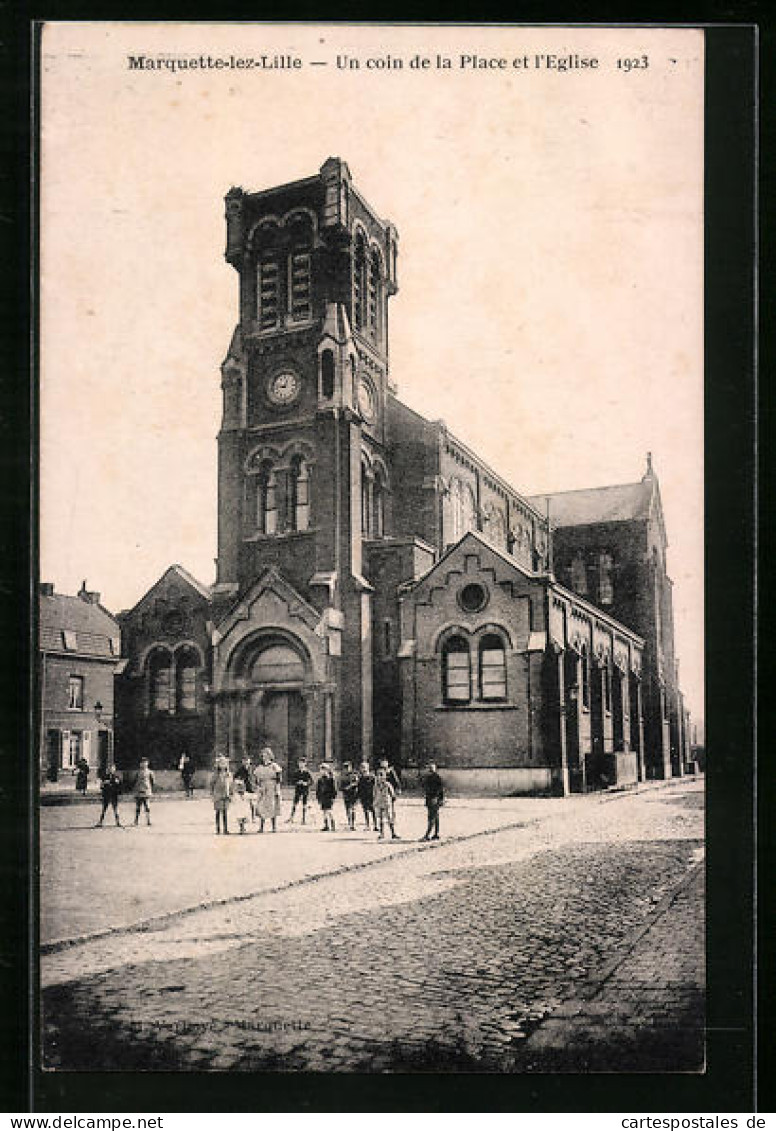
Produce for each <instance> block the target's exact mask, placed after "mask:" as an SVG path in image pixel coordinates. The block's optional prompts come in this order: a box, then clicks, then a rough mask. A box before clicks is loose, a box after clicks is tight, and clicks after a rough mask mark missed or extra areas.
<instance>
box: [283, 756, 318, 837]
mask: <svg viewBox="0 0 776 1131" xmlns="http://www.w3.org/2000/svg"><path fill="white" fill-rule="evenodd" d="M312 784H313V775H312V774H311V773H310V771H309V770H308V769H307V762H306V761H305V759H304V758H300V759H299V765H298V766H297V768H296V773H295V774H294V803H293V805H292V806H291V816H290V817H289V818H288V820H287V821H286V824H288V825H293V823H294V813H296V807H297V805H300V804H301V806H302V824H303V825H304V824H306V823H307V799H308V798H309V796H310V786H311V785H312Z"/></svg>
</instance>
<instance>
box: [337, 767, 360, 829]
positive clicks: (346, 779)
mask: <svg viewBox="0 0 776 1131" xmlns="http://www.w3.org/2000/svg"><path fill="white" fill-rule="evenodd" d="M340 788H341V790H342V800H343V801H344V802H345V816H346V818H347V822H348V829H349V830H350V831H351V832H355V831H356V802H357V801H358V774H357V772H356V771H355V770H354V769H353V766H352V764H351V763H350V762H345V763H343V766H342V780H341V781H340Z"/></svg>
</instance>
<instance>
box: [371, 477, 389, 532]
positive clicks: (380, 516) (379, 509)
mask: <svg viewBox="0 0 776 1131" xmlns="http://www.w3.org/2000/svg"><path fill="white" fill-rule="evenodd" d="M387 489H388V484H387V482H386V475H385V471H384V469H383V468H382V467H381V466H380V465H379V464H378V466H377V468H376V470H375V479H374V485H373V488H372V495H373V498H372V514H373V516H374V523H373V527H372V537H373V538H384V537H385V495H386V492H387Z"/></svg>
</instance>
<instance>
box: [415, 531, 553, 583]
mask: <svg viewBox="0 0 776 1131" xmlns="http://www.w3.org/2000/svg"><path fill="white" fill-rule="evenodd" d="M467 541H471V542H475V543H477V544H478V545H480V546H483V547H485V548H486V549H487V550H489V551H490V553H492V554H494V555H495V557H497V558H500V559H501V561H502V562H504V563H505V564H506V565H508V566H510V567H511V568H512V569H513V570H514V571H515V572H516V573H519V574H520V575H521V576H522V577H528V578H534V579H538V578H546V577H548V576H549V574H547V573H532V572H531V570H530V569H526V567H525V566H524V565H521V563H520V562H519V561H518V560H517V558H514V557H512V555H511V554H509V553H507V551H506V550H502V549H501V548H500V547H499V546H495V545H494V544H493V542H489V541H488V539H487V538H484V537H483V535H482V534H481V533H480V532H479V530H467V532H466V533H465V534H464V535H463V537H462V538H460V539H459V541H457V542H455V543H454V544H453V545H452V546H448V548H447V549H446V550H445V552H444V554H442V556H441V558H439V559H438V560H437V561H435V562H434V564H433V565H432V566H430V567H429V569H427V570H426V572H425V573H422V574H421V575H420V577H417V578H415V579H414V580H413V581H406V582H405V583H404V584H403V585H401V586H399V592H400V593H408V592H410V591H411V590H413V589H417V588H418V586H420V585H422V584H423V582H424V581H426V579H427V578H429V577H430V576H431V575H432V574H433V573H435V572H436V571H437V570H439V569H444V567H445V564H446V562H447V560H448V558H449V557H451V555H453V554H455V553H457V552H458V551H459V550H460V548H461V547H462V546H463V544H464V543H465V542H467Z"/></svg>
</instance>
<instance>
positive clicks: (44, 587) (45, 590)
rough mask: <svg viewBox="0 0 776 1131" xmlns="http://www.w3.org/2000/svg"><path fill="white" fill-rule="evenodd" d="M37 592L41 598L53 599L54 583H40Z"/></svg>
mask: <svg viewBox="0 0 776 1131" xmlns="http://www.w3.org/2000/svg"><path fill="white" fill-rule="evenodd" d="M38 592H39V593H40V595H41V597H53V596H54V582H53V581H41V583H40V585H39V586H38Z"/></svg>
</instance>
